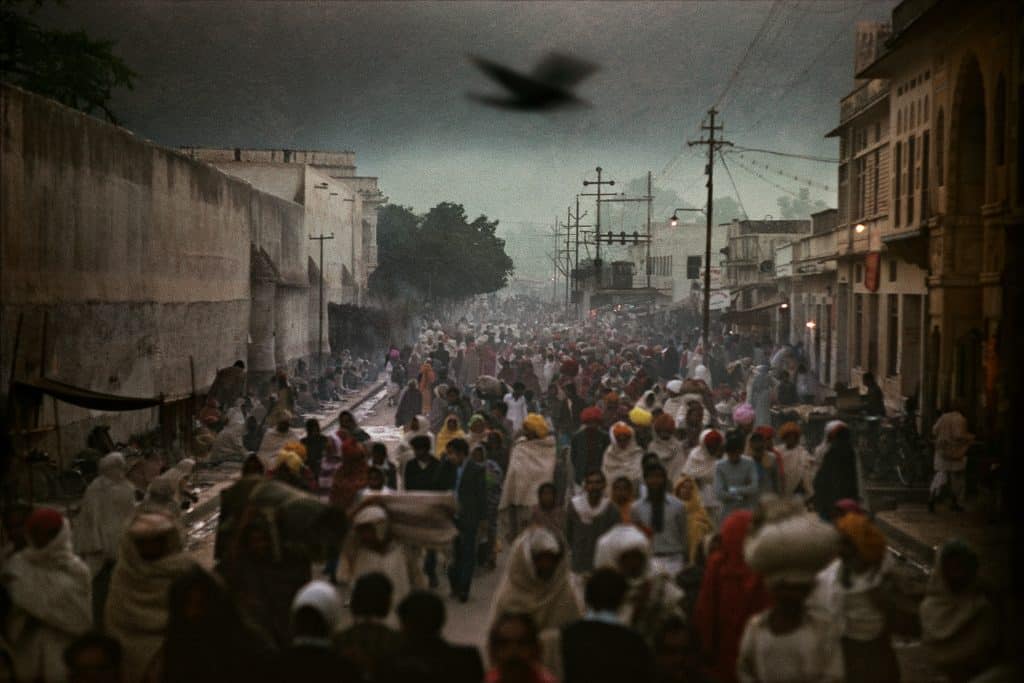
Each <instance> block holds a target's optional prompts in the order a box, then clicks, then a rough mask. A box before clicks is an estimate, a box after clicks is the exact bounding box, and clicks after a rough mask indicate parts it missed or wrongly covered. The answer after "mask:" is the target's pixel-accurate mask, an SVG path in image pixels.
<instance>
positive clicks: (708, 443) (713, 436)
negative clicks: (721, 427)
mask: <svg viewBox="0 0 1024 683" xmlns="http://www.w3.org/2000/svg"><path fill="white" fill-rule="evenodd" d="M724 441H725V437H723V436H722V432H720V431H718V430H712V431H710V432H708V433H707V434H705V435H704V446H705V447H706V448H707V449H708V450H714V449H716V448H718V447H719V446H721V445H722V443H723V442H724Z"/></svg>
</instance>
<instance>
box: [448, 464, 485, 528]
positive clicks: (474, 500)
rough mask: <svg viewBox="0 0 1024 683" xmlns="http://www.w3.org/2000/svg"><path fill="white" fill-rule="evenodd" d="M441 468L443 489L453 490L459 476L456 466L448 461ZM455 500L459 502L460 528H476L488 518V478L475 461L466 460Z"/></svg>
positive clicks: (458, 521)
mask: <svg viewBox="0 0 1024 683" xmlns="http://www.w3.org/2000/svg"><path fill="white" fill-rule="evenodd" d="M441 468H442V473H441V481H442V482H443V484H444V486H443V487H444V488H445V489H448V490H451V489H453V488H454V487H455V479H456V476H457V470H456V468H455V465H454V464H453V463H451V462H449V461H447V460H446V461H445V462H444V463H442V465H441ZM455 498H456V500H457V501H458V512H457V513H456V523H457V525H458V526H460V527H467V528H469V527H476V525H478V524H479V523H480V521H481V520H483V519H484V518H485V517H486V516H487V476H486V472H485V471H484V468H483V465H481V464H480V463H478V462H476V461H474V460H466V463H465V469H464V470H463V471H462V480H461V481H460V482H459V490H458V491H456V492H455Z"/></svg>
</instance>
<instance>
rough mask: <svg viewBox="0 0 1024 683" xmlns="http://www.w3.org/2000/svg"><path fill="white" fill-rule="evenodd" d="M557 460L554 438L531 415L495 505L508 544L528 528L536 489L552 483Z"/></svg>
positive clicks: (543, 425)
mask: <svg viewBox="0 0 1024 683" xmlns="http://www.w3.org/2000/svg"><path fill="white" fill-rule="evenodd" d="M556 460H557V458H556V452H555V437H554V435H553V434H551V433H550V431H549V429H548V425H547V422H546V421H545V420H544V418H543V417H542V416H540V415H538V414H536V413H530V414H529V415H527V416H526V419H525V420H524V421H523V436H522V437H520V439H519V440H518V441H517V442H516V443H515V445H514V446H513V447H512V453H511V455H510V456H509V462H508V471H507V472H506V474H505V484H504V486H503V488H502V491H501V502H500V503H499V504H498V513H499V515H500V516H501V524H502V528H503V530H504V536H505V538H506V540H508V541H509V542H511V541H512V540H513V539H514V538H515V537H516V536H518V535H519V534H520V533H521V532H522V530H523V529H525V528H526V526H527V525H528V523H529V519H530V513H531V511H532V508H533V506H534V505H536V504H537V489H538V487H540V485H541V484H543V483H544V482H550V481H554V478H555V465H556Z"/></svg>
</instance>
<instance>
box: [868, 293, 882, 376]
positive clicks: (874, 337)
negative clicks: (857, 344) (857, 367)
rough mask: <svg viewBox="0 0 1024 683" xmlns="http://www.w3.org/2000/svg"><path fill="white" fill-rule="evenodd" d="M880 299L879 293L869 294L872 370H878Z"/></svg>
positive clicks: (869, 359) (869, 351)
mask: <svg viewBox="0 0 1024 683" xmlns="http://www.w3.org/2000/svg"><path fill="white" fill-rule="evenodd" d="M878 299H879V296H878V295H877V294H869V295H868V365H867V368H868V370H870V371H871V372H877V371H878V322H879V321H878Z"/></svg>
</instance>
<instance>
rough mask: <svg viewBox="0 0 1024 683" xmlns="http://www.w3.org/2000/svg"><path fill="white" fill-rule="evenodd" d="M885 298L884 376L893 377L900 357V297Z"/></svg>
mask: <svg viewBox="0 0 1024 683" xmlns="http://www.w3.org/2000/svg"><path fill="white" fill-rule="evenodd" d="M893 263H895V261H893ZM887 298H888V299H889V301H888V304H887V308H888V322H887V323H886V328H887V329H886V332H887V333H888V334H887V335H886V336H887V337H888V340H887V341H888V347H887V348H886V349H885V351H886V353H885V356H886V358H885V374H887V375H888V376H889V377H894V376H896V375H897V374H899V368H898V367H897V365H898V364H899V357H900V353H899V351H900V296H899V294H890V295H889V296H888V297H887Z"/></svg>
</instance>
